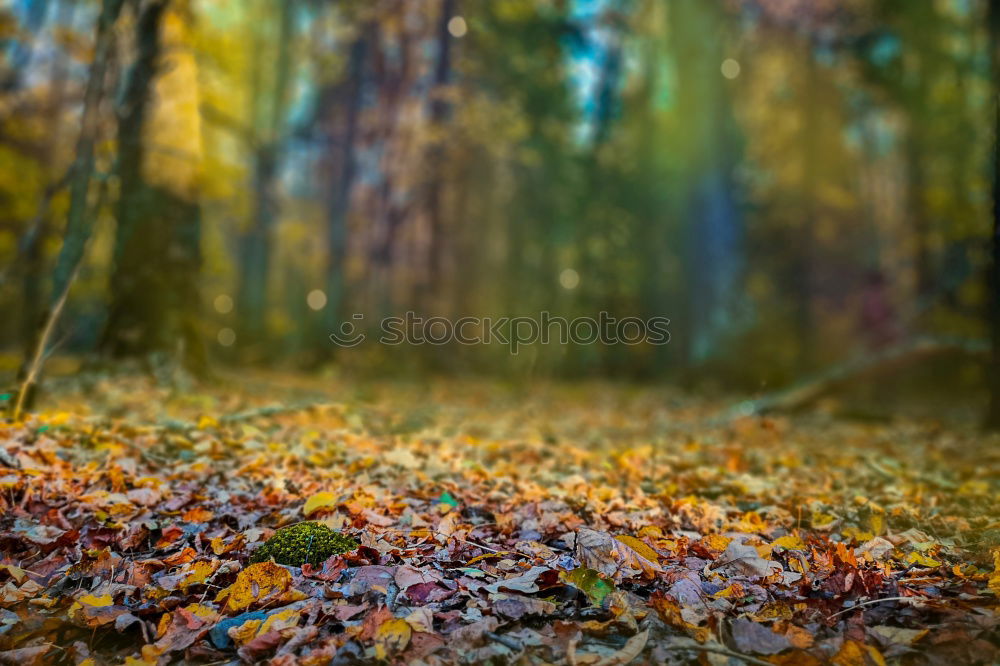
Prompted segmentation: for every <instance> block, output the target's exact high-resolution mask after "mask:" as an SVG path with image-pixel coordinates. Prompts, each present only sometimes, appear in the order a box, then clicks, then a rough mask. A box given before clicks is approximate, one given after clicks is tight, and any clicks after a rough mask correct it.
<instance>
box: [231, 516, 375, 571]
mask: <svg viewBox="0 0 1000 666" xmlns="http://www.w3.org/2000/svg"><path fill="white" fill-rule="evenodd" d="M357 547H358V542H357V541H355V540H354V539H352V538H351V537H349V536H344V535H343V534H339V533H338V532H334V531H333V530H331V529H330V528H329V527H327V526H326V525H320V524H319V523H312V522H305V523H296V524H294V525H289V526H288V527H282V528H281V529H280V530H278V531H277V532H275V533H274V536H272V537H271V538H270V539H268V540H267V541H266V542H264V545H263V546H261V547H260V548H258V549H257V550H255V551H254V552H253V555H251V556H250V562H267V561H268V560H274V561H275V562H277V563H278V564H287V565H289V566H293V567H301V566H302V565H303V564H305V563H306V562H308V563H309V564H312V565H313V566H316V565H318V564H320V563H322V562H324V561H326V559H327V558H329V557H330V556H331V555H337V554H338V553H347V552H350V551H352V550H354V549H355V548H357Z"/></svg>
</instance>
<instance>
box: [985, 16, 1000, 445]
mask: <svg viewBox="0 0 1000 666" xmlns="http://www.w3.org/2000/svg"><path fill="white" fill-rule="evenodd" d="M989 26H990V41H989V45H990V74H991V76H992V92H993V104H994V110H993V113H994V124H993V160H992V162H993V163H992V167H993V174H992V182H993V220H992V226H993V229H992V231H993V248H992V258H993V261H992V266H991V267H990V284H989V292H988V293H989V294H990V303H989V305H990V333H991V336H990V337H991V340H992V343H993V356H992V359H991V361H990V363H989V367H988V368H987V372H986V376H987V377H988V378H989V382H990V405H989V411H988V412H987V415H986V426H987V427H988V428H990V429H993V430H1000V0H990V4H989Z"/></svg>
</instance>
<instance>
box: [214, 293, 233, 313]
mask: <svg viewBox="0 0 1000 666" xmlns="http://www.w3.org/2000/svg"><path fill="white" fill-rule="evenodd" d="M212 305H214V306H215V311H216V312H218V313H219V314H228V313H230V312H232V311H233V299H232V298H230V297H229V294H219V295H218V296H216V297H215V301H213V302H212Z"/></svg>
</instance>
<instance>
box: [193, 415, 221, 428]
mask: <svg viewBox="0 0 1000 666" xmlns="http://www.w3.org/2000/svg"><path fill="white" fill-rule="evenodd" d="M218 427H219V422H218V421H216V420H215V419H213V418H212V417H211V416H207V415H205V414H203V415H202V416H201V417H200V418H199V419H198V430H205V429H206V428H218Z"/></svg>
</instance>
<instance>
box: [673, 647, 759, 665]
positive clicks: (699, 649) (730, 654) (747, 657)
mask: <svg viewBox="0 0 1000 666" xmlns="http://www.w3.org/2000/svg"><path fill="white" fill-rule="evenodd" d="M664 649H667V650H695V651H697V652H714V653H715V654H724V655H726V656H727V657H734V658H736V659H742V660H743V661H745V662H747V663H748V664H757V665H758V666H774V664H772V663H771V662H769V661H764V660H763V659H757V658H756V657H751V656H750V655H747V654H743V653H742V652H736V651H735V650H729V649H726V648H724V647H715V646H714V645H697V644H691V645H667V646H665V648H664Z"/></svg>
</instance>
